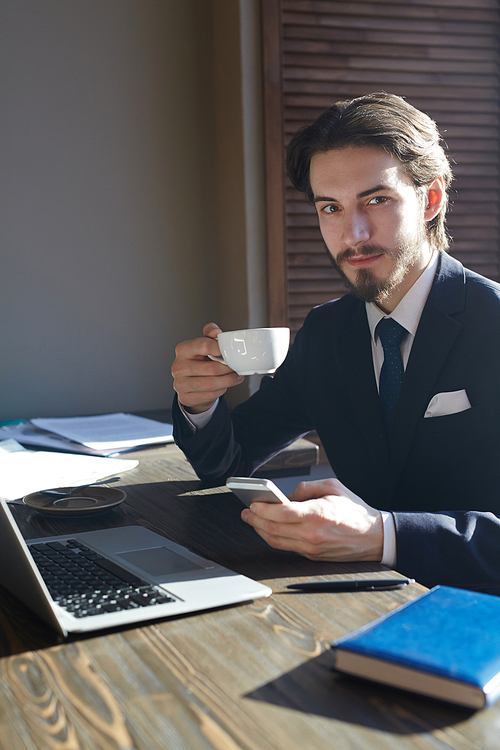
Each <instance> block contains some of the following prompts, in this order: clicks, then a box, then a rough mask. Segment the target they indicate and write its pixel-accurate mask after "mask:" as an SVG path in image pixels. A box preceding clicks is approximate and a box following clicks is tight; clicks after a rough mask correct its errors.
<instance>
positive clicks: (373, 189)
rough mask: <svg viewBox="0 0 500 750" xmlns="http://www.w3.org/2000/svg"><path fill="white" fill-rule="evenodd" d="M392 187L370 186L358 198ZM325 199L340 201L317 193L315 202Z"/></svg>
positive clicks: (332, 201) (333, 201) (334, 201)
mask: <svg viewBox="0 0 500 750" xmlns="http://www.w3.org/2000/svg"><path fill="white" fill-rule="evenodd" d="M390 189H391V188H390V187H389V185H376V186H375V187H373V188H369V189H368V190H363V192H362V193H358V194H357V196H356V198H366V196H367V195H372V193H378V192H379V191H380V190H390ZM323 201H329V202H331V203H338V202H339V201H338V200H337V199H336V198H330V197H329V196H327V195H315V196H314V203H322V202H323Z"/></svg>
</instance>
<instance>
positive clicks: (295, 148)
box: [286, 92, 453, 250]
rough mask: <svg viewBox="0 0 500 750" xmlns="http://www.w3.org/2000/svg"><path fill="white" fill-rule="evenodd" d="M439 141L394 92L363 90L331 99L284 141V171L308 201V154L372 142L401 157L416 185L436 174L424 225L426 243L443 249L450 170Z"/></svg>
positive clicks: (431, 122)
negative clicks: (440, 186)
mask: <svg viewBox="0 0 500 750" xmlns="http://www.w3.org/2000/svg"><path fill="white" fill-rule="evenodd" d="M440 141H441V136H440V134H439V131H438V128H437V125H436V123H435V122H434V120H431V118H430V117H429V116H428V115H426V114H424V112H420V110H418V109H416V108H415V107H412V105H411V104H408V102H406V101H405V100H404V99H402V98H401V97H400V96H395V95H394V94H386V93H384V92H381V93H375V94H367V95H366V96H360V97H359V98H357V99H351V100H347V101H342V102H336V103H335V104H333V105H332V106H331V107H330V108H329V109H327V110H326V112H323V114H321V115H320V116H319V117H318V119H317V120H316V121H315V122H313V123H312V125H308V126H306V127H303V128H301V129H300V130H298V131H297V132H296V133H295V135H294V136H293V138H292V140H291V141H290V143H289V145H288V149H287V160H286V164H287V172H288V175H289V177H290V180H291V181H292V184H293V186H294V187H295V188H297V190H300V191H302V192H304V193H305V194H306V197H307V199H308V201H309V202H310V203H312V202H313V200H314V195H313V192H312V188H311V183H310V181H309V172H310V165H311V159H312V157H313V156H314V155H315V154H318V153H324V152H327V151H332V150H341V149H343V148H346V147H348V146H376V147H378V148H382V149H384V150H385V151H386V152H387V153H389V154H393V155H394V156H396V157H397V158H398V159H399V160H400V161H401V162H402V163H403V165H404V168H405V170H406V173H407V174H408V175H409V176H410V177H411V179H412V180H413V184H414V185H415V187H416V188H417V190H418V188H422V187H423V186H425V185H428V184H429V183H431V182H432V181H433V180H434V179H435V178H436V177H439V176H442V178H443V181H444V186H445V191H446V194H445V200H444V204H443V206H442V208H441V210H440V212H439V214H438V215H437V216H435V217H434V218H433V219H432V220H431V221H429V222H427V224H426V226H427V233H428V237H429V241H430V243H431V244H432V246H433V247H435V248H436V249H438V250H446V249H447V248H448V247H449V239H448V236H447V233H446V210H447V206H448V189H449V186H450V184H451V181H452V179H453V175H452V172H451V167H450V164H449V161H448V158H447V156H446V154H445V152H444V149H443V147H442V146H441V144H440Z"/></svg>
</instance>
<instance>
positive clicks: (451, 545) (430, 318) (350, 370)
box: [172, 94, 500, 591]
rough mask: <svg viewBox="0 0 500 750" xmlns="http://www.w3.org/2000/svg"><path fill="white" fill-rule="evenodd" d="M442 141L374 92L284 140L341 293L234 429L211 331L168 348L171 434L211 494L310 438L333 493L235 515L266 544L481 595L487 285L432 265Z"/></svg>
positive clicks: (494, 391)
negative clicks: (316, 440) (379, 565)
mask: <svg viewBox="0 0 500 750" xmlns="http://www.w3.org/2000/svg"><path fill="white" fill-rule="evenodd" d="M439 141H440V136H439V133H438V130H437V127H436V125H435V123H434V122H433V121H432V120H430V118H429V117H427V116H426V115H425V114H423V113H422V112H419V111H418V110H416V109H415V108H414V107H412V106H410V105H409V104H407V103H406V102H405V101H404V100H403V99H401V98H399V97H396V96H392V95H387V94H373V95H369V96H365V97H360V98H359V99H354V100H352V101H348V102H339V103H337V104H335V105H333V106H332V107H331V108H330V109H329V110H327V111H326V112H325V113H323V115H321V116H320V117H319V118H318V120H317V121H316V122H315V123H313V124H312V125H311V126H309V127H306V128H304V129H302V130H300V131H299V132H298V133H297V134H296V135H295V136H294V138H293V139H292V141H291V142H290V145H289V147H288V155H287V166H288V172H289V175H290V178H291V181H292V183H293V184H294V186H295V187H296V188H297V189H299V190H301V191H303V192H305V193H306V196H307V198H308V199H309V201H310V202H312V203H314V205H315V207H316V210H317V214H318V219H319V226H320V229H321V233H322V235H323V238H324V240H325V243H326V246H327V249H328V253H329V255H330V258H331V260H332V262H333V264H334V266H335V267H336V268H337V269H338V270H339V272H340V273H341V275H342V276H343V277H344V280H345V282H346V285H347V287H348V289H349V290H350V293H349V294H347V295H345V296H344V297H343V298H342V299H340V300H335V301H333V302H330V303H327V304H326V305H322V306H320V307H317V308H315V309H313V310H312V311H311V312H310V313H309V315H308V317H307V319H306V321H305V323H304V326H303V328H302V329H301V330H300V331H299V333H298V334H297V336H296V339H295V342H294V344H293V345H292V347H291V349H290V352H289V354H288V357H287V359H286V360H285V362H284V364H283V365H282V366H281V368H279V370H278V371H277V373H276V375H275V376H274V377H273V378H265V379H264V380H263V381H262V385H261V388H260V389H259V391H258V392H257V393H256V394H254V395H253V396H252V397H251V398H250V399H249V400H248V401H247V402H245V403H244V404H241V405H239V406H238V407H237V408H236V409H235V410H234V411H233V413H232V414H231V415H230V414H229V411H228V409H227V407H226V405H225V402H224V399H223V398H222V396H223V394H224V392H225V391H226V390H227V388H229V387H231V386H233V385H235V384H237V383H238V382H241V378H239V377H238V376H237V375H236V373H233V372H229V373H228V371H227V368H226V367H224V366H223V365H220V364H218V363H214V362H212V361H209V360H207V358H206V355H208V354H215V355H216V354H218V353H219V352H218V346H217V341H216V336H217V333H218V332H219V329H218V328H217V326H216V325H215V324H208V325H207V326H205V329H204V332H203V333H204V335H203V337H201V338H198V339H194V340H193V341H189V342H184V343H183V344H180V345H179V346H178V347H177V351H176V355H177V356H176V360H175V362H174V364H173V367H172V374H173V376H174V388H175V390H176V392H177V398H176V400H175V402H174V425H175V433H174V434H175V437H176V441H177V443H178V444H179V446H180V447H181V448H182V449H183V450H184V452H185V453H186V455H187V457H188V458H189V460H190V461H191V463H192V465H193V467H194V468H195V470H196V471H197V473H198V475H199V476H200V478H202V479H204V480H205V481H209V482H211V483H221V482H222V481H223V480H225V478H226V477H227V476H229V475H231V474H232V475H248V474H251V473H252V472H253V471H255V469H256V468H257V467H258V466H259V465H260V464H262V463H263V462H264V461H266V460H267V459H268V458H269V457H270V456H271V455H273V454H275V453H276V452H277V451H279V450H281V449H282V448H283V447H285V446H286V445H288V444H289V443H290V442H292V441H293V440H295V439H296V438H297V437H299V436H300V435H304V434H306V433H307V432H309V431H310V430H313V429H314V430H316V431H317V432H318V435H319V437H320V438H321V441H322V444H323V447H324V449H325V451H326V454H327V456H328V459H329V461H330V464H331V466H332V468H333V470H334V472H335V475H336V477H337V479H336V480H328V481H327V482H319V483H315V482H308V483H302V484H301V485H299V487H298V488H297V490H296V491H295V492H294V493H293V494H292V495H291V497H290V500H291V502H290V503H289V504H288V505H283V506H277V505H272V506H271V505H265V504H263V503H255V504H254V505H253V506H252V507H251V508H250V510H244V511H243V513H242V517H243V519H244V520H245V521H246V522H247V523H249V524H251V525H252V526H253V527H254V528H255V529H256V531H257V533H259V534H260V535H261V536H262V537H263V538H264V539H265V540H266V541H267V542H268V543H269V544H270V545H272V546H273V547H277V548H280V549H287V550H294V551H296V552H299V553H300V554H303V555H305V556H307V557H309V558H312V559H320V560H321V559H322V560H382V562H384V563H386V564H389V565H390V566H392V567H395V568H396V569H397V570H399V571H400V572H402V573H405V574H406V575H410V576H412V577H414V578H416V579H417V580H419V581H420V582H422V583H424V584H426V585H433V584H435V583H447V584H449V585H459V586H460V585H461V586H469V587H471V588H488V589H490V587H495V586H496V587H500V554H498V552H497V550H498V549H499V542H500V520H499V519H498V517H497V516H499V515H500V492H499V487H500V482H499V480H500V469H499V465H500V462H499V456H500V391H499V385H500V352H499V345H500V286H499V285H497V284H495V283H494V282H492V281H489V280H487V279H484V278H482V277H480V276H478V275H477V274H474V273H472V272H470V271H467V270H466V269H464V268H463V266H462V265H461V264H460V263H458V262H457V261H456V260H454V259H452V258H451V257H450V256H449V255H447V253H446V249H447V247H448V242H447V237H446V231H445V213H446V208H447V190H448V187H449V185H450V182H451V179H452V175H451V170H450V166H449V163H448V160H447V158H446V156H445V153H444V151H443V149H442V147H441V146H440V142H439ZM379 324H380V325H379ZM384 329H386V330H384ZM387 329H388V330H387ZM403 373H404V375H403ZM401 381H402V382H401ZM341 483H342V484H341ZM347 488H349V489H347ZM471 508H472V509H473V510H472V511H471V510H469V509H471ZM381 511H382V512H381ZM499 591H500V589H499Z"/></svg>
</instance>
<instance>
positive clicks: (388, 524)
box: [381, 510, 396, 568]
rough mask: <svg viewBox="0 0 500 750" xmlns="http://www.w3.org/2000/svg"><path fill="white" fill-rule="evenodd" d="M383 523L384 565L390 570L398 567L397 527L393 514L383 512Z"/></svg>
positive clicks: (382, 561)
mask: <svg viewBox="0 0 500 750" xmlns="http://www.w3.org/2000/svg"><path fill="white" fill-rule="evenodd" d="M381 513H382V523H383V524H384V549H383V552H382V560H381V563H382V565H387V567H388V568H395V567H396V527H395V525H394V518H393V516H392V513H388V512H387V511H384V510H383V511H381Z"/></svg>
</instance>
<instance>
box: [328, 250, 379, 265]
mask: <svg viewBox="0 0 500 750" xmlns="http://www.w3.org/2000/svg"><path fill="white" fill-rule="evenodd" d="M354 255H358V256H359V255H364V256H369V255H389V256H391V257H392V255H393V254H392V253H391V251H390V250H388V249H387V248H386V247H382V245H363V247H362V248H360V249H359V250H354V248H352V247H348V248H346V249H345V250H342V252H340V253H339V254H338V255H337V257H336V259H335V262H336V264H337V265H341V264H342V263H344V262H345V261H346V260H349V258H352V257H353V256H354Z"/></svg>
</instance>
